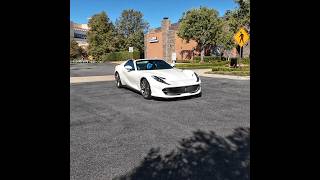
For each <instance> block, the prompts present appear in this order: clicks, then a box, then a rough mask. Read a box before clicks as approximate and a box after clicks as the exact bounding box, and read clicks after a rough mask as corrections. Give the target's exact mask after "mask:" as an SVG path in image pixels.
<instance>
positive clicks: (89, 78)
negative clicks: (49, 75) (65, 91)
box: [70, 75, 114, 84]
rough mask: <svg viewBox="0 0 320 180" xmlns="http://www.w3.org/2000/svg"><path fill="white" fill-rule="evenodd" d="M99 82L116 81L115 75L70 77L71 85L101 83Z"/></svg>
mask: <svg viewBox="0 0 320 180" xmlns="http://www.w3.org/2000/svg"><path fill="white" fill-rule="evenodd" d="M99 81H114V75H107V76H85V77H70V84H74V83H86V82H99Z"/></svg>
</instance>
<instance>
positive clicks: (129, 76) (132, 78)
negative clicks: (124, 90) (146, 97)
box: [123, 60, 139, 90]
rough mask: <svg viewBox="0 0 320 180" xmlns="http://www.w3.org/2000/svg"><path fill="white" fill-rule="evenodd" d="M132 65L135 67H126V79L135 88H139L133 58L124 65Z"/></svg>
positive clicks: (124, 72)
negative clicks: (129, 68) (130, 68)
mask: <svg viewBox="0 0 320 180" xmlns="http://www.w3.org/2000/svg"><path fill="white" fill-rule="evenodd" d="M127 65H130V66H131V67H132V68H133V69H132V70H130V71H128V70H126V69H125V68H124V71H123V74H124V76H125V79H126V81H127V84H128V85H129V86H130V87H132V88H134V89H137V90H139V89H138V86H137V84H136V78H137V71H136V68H135V66H134V63H133V60H129V61H128V62H127V63H125V64H124V67H125V66H127Z"/></svg>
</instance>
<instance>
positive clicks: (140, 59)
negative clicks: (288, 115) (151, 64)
mask: <svg viewBox="0 0 320 180" xmlns="http://www.w3.org/2000/svg"><path fill="white" fill-rule="evenodd" d="M147 60H158V61H161V60H162V61H164V60H163V59H160V58H154V59H153V58H149V59H134V60H133V61H147Z"/></svg>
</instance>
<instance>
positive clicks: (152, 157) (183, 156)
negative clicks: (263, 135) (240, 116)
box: [114, 127, 250, 180]
mask: <svg viewBox="0 0 320 180" xmlns="http://www.w3.org/2000/svg"><path fill="white" fill-rule="evenodd" d="M179 144H180V146H179V148H178V150H177V151H172V152H170V153H169V154H166V155H161V154H160V150H159V148H157V149H154V148H152V149H151V150H150V151H149V153H148V155H147V156H146V157H145V158H144V160H143V161H142V162H141V164H140V166H138V167H136V168H134V169H133V170H131V171H130V172H129V173H127V174H125V175H122V176H118V177H116V178H114V179H115V180H138V179H139V180H147V179H155V180H160V179H166V180H167V179H169V180H170V179H172V180H177V179H189V180H200V179H201V180H209V179H210V180H220V179H228V180H249V179H250V128H249V127H246V128H243V127H240V128H236V129H234V132H233V134H231V135H229V136H227V137H222V136H218V135H216V134H215V133H214V132H213V131H210V132H204V131H200V130H198V131H196V132H194V133H193V136H192V137H189V138H187V139H182V140H181V141H180V142H179Z"/></svg>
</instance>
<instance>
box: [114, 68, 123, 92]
mask: <svg viewBox="0 0 320 180" xmlns="http://www.w3.org/2000/svg"><path fill="white" fill-rule="evenodd" d="M114 78H115V80H116V85H117V87H118V88H121V87H122V84H121V79H120V76H119V73H118V72H116V73H115V75H114Z"/></svg>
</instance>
